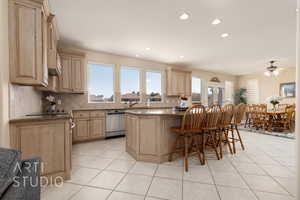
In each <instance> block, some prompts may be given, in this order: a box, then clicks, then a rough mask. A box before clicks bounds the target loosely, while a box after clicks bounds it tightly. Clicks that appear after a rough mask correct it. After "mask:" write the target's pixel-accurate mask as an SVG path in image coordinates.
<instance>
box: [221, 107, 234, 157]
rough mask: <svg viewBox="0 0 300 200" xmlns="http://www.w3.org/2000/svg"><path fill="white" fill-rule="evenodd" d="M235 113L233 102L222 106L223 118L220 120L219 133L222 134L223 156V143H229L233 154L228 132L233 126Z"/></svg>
mask: <svg viewBox="0 0 300 200" xmlns="http://www.w3.org/2000/svg"><path fill="white" fill-rule="evenodd" d="M233 115H234V105H233V104H227V105H225V106H224V107H223V108H222V114H221V119H220V121H219V125H218V128H219V134H220V140H221V141H220V144H219V145H220V146H219V147H220V156H221V158H223V149H222V143H224V144H227V145H228V148H229V151H230V153H231V154H233V151H232V148H231V145H230V142H229V137H228V133H229V130H230V128H231V122H232V118H233Z"/></svg>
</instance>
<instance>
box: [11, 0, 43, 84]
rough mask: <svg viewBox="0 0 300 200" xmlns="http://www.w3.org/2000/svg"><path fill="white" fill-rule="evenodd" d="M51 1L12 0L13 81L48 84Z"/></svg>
mask: <svg viewBox="0 0 300 200" xmlns="http://www.w3.org/2000/svg"><path fill="white" fill-rule="evenodd" d="M47 16H48V7H47V1H46V0H45V1H42V0H41V1H33V0H27V1H24V0H9V55H10V58H9V62H10V81H11V83H15V84H22V85H40V86H47V84H48V68H47V39H46V38H47Z"/></svg>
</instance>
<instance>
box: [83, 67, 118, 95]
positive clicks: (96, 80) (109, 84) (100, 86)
mask: <svg viewBox="0 0 300 200" xmlns="http://www.w3.org/2000/svg"><path fill="white" fill-rule="evenodd" d="M88 87H89V94H90V95H104V97H105V98H109V97H111V96H112V95H113V94H114V69H113V66H112V65H103V64H89V83H88Z"/></svg>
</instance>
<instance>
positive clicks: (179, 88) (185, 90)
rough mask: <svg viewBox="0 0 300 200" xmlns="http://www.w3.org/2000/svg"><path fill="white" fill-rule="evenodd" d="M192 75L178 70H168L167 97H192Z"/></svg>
mask: <svg viewBox="0 0 300 200" xmlns="http://www.w3.org/2000/svg"><path fill="white" fill-rule="evenodd" d="M191 84H192V73H191V72H190V71H183V70H178V69H172V68H170V69H168V70H167V95H168V96H191V93H192V91H191Z"/></svg>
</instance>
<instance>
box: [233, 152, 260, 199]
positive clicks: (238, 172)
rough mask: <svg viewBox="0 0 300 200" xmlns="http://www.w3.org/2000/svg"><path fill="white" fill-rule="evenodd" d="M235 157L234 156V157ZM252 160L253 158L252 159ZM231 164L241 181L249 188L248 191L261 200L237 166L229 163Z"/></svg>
mask: <svg viewBox="0 0 300 200" xmlns="http://www.w3.org/2000/svg"><path fill="white" fill-rule="evenodd" d="M232 156H234V155H232ZM250 159H251V158H250ZM229 163H230V164H231V166H232V167H233V168H234V169H235V170H236V172H237V174H238V175H239V176H240V177H241V179H242V180H243V181H244V183H245V184H246V185H247V186H248V189H249V190H250V191H251V192H252V194H253V195H254V196H255V198H256V199H257V200H259V199H260V198H259V197H258V195H257V194H256V193H255V191H254V190H253V189H252V188H251V187H250V185H249V184H248V182H247V181H246V179H245V178H244V177H243V176H242V174H241V173H240V171H239V170H238V169H237V168H236V166H235V165H234V164H233V163H232V162H231V161H229Z"/></svg>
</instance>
